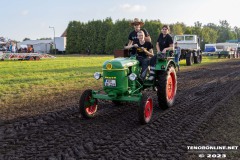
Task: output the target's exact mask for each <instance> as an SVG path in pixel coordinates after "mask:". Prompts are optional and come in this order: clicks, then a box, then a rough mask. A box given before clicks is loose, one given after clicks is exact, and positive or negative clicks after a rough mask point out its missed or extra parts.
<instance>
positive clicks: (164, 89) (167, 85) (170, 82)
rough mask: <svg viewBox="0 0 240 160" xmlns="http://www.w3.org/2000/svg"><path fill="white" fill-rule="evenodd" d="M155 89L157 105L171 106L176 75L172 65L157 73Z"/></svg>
mask: <svg viewBox="0 0 240 160" xmlns="http://www.w3.org/2000/svg"><path fill="white" fill-rule="evenodd" d="M157 89H158V90H157V96H158V104H159V107H160V108H161V109H167V108H169V107H171V106H172V105H173V103H174V101H175V96H176V91H177V76H176V71H175V69H174V67H173V66H170V67H169V68H168V70H167V71H165V72H162V73H161V74H159V75H158V85H157Z"/></svg>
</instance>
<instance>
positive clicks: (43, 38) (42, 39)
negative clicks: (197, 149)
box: [37, 38, 52, 40]
mask: <svg viewBox="0 0 240 160" xmlns="http://www.w3.org/2000/svg"><path fill="white" fill-rule="evenodd" d="M37 40H52V38H39V39H37Z"/></svg>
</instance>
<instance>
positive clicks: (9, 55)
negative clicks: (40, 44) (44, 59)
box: [0, 52, 41, 61]
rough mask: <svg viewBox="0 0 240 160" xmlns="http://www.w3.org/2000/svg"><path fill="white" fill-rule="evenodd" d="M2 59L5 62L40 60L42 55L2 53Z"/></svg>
mask: <svg viewBox="0 0 240 160" xmlns="http://www.w3.org/2000/svg"><path fill="white" fill-rule="evenodd" d="M0 59H1V60H2V61H4V60H40V59H41V55H40V54H39V53H11V52H0Z"/></svg>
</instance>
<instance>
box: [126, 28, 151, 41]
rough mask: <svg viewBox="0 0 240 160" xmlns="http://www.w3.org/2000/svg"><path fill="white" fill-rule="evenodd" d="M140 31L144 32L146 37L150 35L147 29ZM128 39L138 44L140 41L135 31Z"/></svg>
mask: <svg viewBox="0 0 240 160" xmlns="http://www.w3.org/2000/svg"><path fill="white" fill-rule="evenodd" d="M140 30H141V31H143V32H144V35H145V37H148V36H149V33H148V32H147V31H146V30H145V29H140ZM128 39H129V40H131V41H133V42H135V43H136V42H137V41H138V38H137V32H136V31H135V30H134V31H132V32H131V33H130V34H129V36H128Z"/></svg>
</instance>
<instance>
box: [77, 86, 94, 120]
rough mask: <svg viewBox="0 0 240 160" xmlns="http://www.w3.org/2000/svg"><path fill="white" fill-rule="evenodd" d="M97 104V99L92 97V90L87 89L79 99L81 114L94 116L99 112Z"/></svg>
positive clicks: (88, 116) (87, 116)
mask: <svg viewBox="0 0 240 160" xmlns="http://www.w3.org/2000/svg"><path fill="white" fill-rule="evenodd" d="M97 104H98V101H97V99H94V98H92V90H91V89H88V90H85V91H84V92H83V93H82V96H81V97H80V101H79V111H80V113H81V115H82V116H83V117H84V118H93V117H94V116H95V113H96V112H97V107H98V105H97Z"/></svg>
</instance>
